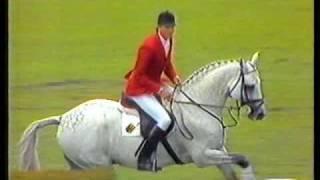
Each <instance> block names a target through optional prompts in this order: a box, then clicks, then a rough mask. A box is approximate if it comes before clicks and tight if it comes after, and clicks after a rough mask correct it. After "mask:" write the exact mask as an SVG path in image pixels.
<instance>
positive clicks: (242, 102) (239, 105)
mask: <svg viewBox="0 0 320 180" xmlns="http://www.w3.org/2000/svg"><path fill="white" fill-rule="evenodd" d="M255 71H256V69H255V70H253V71H250V72H247V73H246V74H249V73H252V72H255ZM244 75H245V73H244V72H243V62H242V60H241V61H240V75H239V77H238V79H237V82H236V83H235V84H234V86H233V87H232V88H231V89H230V90H229V94H231V93H232V91H233V90H234V89H235V88H236V86H237V85H238V84H239V82H240V81H241V93H240V94H241V97H240V102H239V101H238V100H236V107H234V106H221V105H215V104H204V103H198V102H196V101H195V100H194V99H193V98H191V97H190V96H189V95H188V94H187V93H186V92H185V91H183V90H182V86H181V85H179V84H176V85H175V87H174V90H173V95H174V94H175V92H176V91H177V89H178V87H179V91H180V92H181V93H182V94H183V95H184V96H185V97H186V98H187V99H188V100H189V101H176V100H174V99H173V98H171V100H170V111H171V113H172V114H173V115H174V113H173V109H172V106H173V102H175V103H177V104H189V105H194V106H197V107H199V108H200V109H201V110H203V111H204V112H206V113H208V114H209V115H210V116H211V117H213V118H214V119H216V120H217V121H219V123H220V124H221V126H222V128H223V131H224V130H225V128H229V127H235V126H237V125H238V121H239V120H240V110H241V108H242V107H243V106H244V105H248V104H250V103H255V102H260V104H259V107H260V106H261V105H263V103H264V98H261V99H253V100H250V99H249V98H248V94H247V92H246V91H245V78H244ZM242 92H244V93H242ZM243 94H244V95H245V96H246V97H245V98H246V101H245V98H244V97H243ZM206 107H214V108H222V109H227V110H228V113H229V115H230V117H231V119H232V120H233V121H234V123H233V124H228V125H225V124H224V122H223V117H219V116H217V115H216V114H214V113H213V112H211V111H209V110H208V109H207V108H206ZM232 110H236V112H237V115H236V117H235V115H234V114H233V112H232ZM174 116H175V115H174ZM181 121H182V125H183V126H184V129H185V131H186V132H187V133H188V137H187V136H186V135H185V133H184V132H183V131H182V130H181V127H180V125H179V124H178V123H177V127H178V129H179V131H180V133H181V134H182V135H183V136H184V137H185V138H186V139H188V140H192V139H193V135H192V133H191V131H190V130H189V129H188V128H187V126H186V125H185V123H184V118H183V117H182V118H181ZM223 135H224V133H223Z"/></svg>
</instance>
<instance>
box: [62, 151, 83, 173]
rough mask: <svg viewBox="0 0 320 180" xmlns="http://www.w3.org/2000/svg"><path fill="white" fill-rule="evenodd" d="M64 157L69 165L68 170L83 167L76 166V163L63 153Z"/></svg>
mask: <svg viewBox="0 0 320 180" xmlns="http://www.w3.org/2000/svg"><path fill="white" fill-rule="evenodd" d="M64 159H65V160H66V161H67V162H68V164H69V166H70V170H82V169H83V168H81V167H80V166H78V165H77V164H75V163H74V162H73V161H72V160H71V159H69V158H68V157H67V156H66V155H65V154H64Z"/></svg>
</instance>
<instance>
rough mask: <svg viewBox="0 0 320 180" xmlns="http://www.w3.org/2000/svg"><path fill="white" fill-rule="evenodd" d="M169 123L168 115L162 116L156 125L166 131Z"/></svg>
mask: <svg viewBox="0 0 320 180" xmlns="http://www.w3.org/2000/svg"><path fill="white" fill-rule="evenodd" d="M170 123H171V119H170V117H169V116H168V117H165V118H162V119H161V121H159V122H158V124H157V125H158V127H159V128H161V129H162V130H164V131H166V130H167V129H168V127H169V126H170Z"/></svg>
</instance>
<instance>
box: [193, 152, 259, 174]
mask: <svg viewBox="0 0 320 180" xmlns="http://www.w3.org/2000/svg"><path fill="white" fill-rule="evenodd" d="M196 164H197V165H198V166H202V167H204V166H210V165H216V166H218V165H229V166H230V165H232V164H237V165H239V166H240V167H241V168H243V171H242V179H244V180H255V175H254V172H253V169H252V167H251V165H250V163H249V161H248V160H247V158H246V157H245V156H243V155H240V154H229V153H226V152H224V151H222V150H216V149H206V150H204V152H203V155H202V157H201V158H199V159H198V162H196ZM224 167H226V166H224Z"/></svg>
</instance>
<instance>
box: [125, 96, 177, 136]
mask: <svg viewBox="0 0 320 180" xmlns="http://www.w3.org/2000/svg"><path fill="white" fill-rule="evenodd" d="M154 96H155V97H156V99H157V100H158V101H159V103H160V104H161V105H162V106H163V104H162V100H161V97H160V96H159V95H158V94H154ZM120 103H121V105H122V106H124V107H126V108H133V109H136V110H137V111H138V112H139V116H140V131H141V135H142V137H144V138H146V137H147V136H148V135H149V133H150V131H151V129H152V128H153V126H155V125H156V121H155V120H154V119H153V118H152V117H151V116H149V115H148V114H147V113H146V112H144V110H143V109H142V108H140V107H139V105H138V104H136V103H135V102H134V101H133V100H131V99H130V98H128V97H127V96H126V95H125V94H124V93H122V95H121V100H120ZM165 110H166V111H167V113H168V114H169V116H170V119H171V123H170V125H169V128H168V129H167V131H166V134H168V133H169V132H170V131H171V130H172V129H173V126H174V120H175V119H174V118H175V117H174V115H173V114H172V113H170V112H169V111H168V110H167V109H166V108H165Z"/></svg>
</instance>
